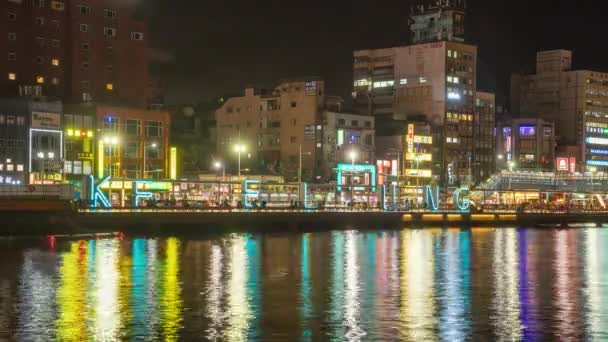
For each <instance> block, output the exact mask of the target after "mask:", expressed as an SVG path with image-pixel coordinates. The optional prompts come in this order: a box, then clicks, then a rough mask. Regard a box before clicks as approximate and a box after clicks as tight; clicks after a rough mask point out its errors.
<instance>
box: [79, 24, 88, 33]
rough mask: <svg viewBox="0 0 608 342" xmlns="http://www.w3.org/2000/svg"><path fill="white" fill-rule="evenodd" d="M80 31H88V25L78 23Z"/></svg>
mask: <svg viewBox="0 0 608 342" xmlns="http://www.w3.org/2000/svg"><path fill="white" fill-rule="evenodd" d="M80 32H89V25H87V24H80Z"/></svg>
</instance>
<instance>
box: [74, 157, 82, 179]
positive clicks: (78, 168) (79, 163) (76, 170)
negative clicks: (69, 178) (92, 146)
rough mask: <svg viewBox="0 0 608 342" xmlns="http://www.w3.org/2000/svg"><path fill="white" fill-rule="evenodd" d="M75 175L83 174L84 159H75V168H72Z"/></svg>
mask: <svg viewBox="0 0 608 342" xmlns="http://www.w3.org/2000/svg"><path fill="white" fill-rule="evenodd" d="M72 171H73V173H74V174H75V175H81V174H82V161H81V160H74V169H73V170H72Z"/></svg>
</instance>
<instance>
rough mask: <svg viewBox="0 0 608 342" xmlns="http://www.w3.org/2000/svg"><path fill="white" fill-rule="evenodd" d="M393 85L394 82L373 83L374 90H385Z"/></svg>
mask: <svg viewBox="0 0 608 342" xmlns="http://www.w3.org/2000/svg"><path fill="white" fill-rule="evenodd" d="M393 85H395V81H379V82H374V88H387V87H392V86H393Z"/></svg>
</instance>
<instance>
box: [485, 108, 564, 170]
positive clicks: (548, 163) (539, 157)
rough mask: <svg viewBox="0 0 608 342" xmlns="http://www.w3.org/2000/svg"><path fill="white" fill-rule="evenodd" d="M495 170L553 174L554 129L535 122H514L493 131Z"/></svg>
mask: <svg viewBox="0 0 608 342" xmlns="http://www.w3.org/2000/svg"><path fill="white" fill-rule="evenodd" d="M496 146H497V151H496V152H497V168H498V169H500V170H507V169H510V170H513V169H519V170H533V171H553V170H555V129H554V125H553V123H552V122H548V121H544V120H543V119H539V118H518V119H512V120H511V121H510V122H501V123H499V124H498V126H497V127H496Z"/></svg>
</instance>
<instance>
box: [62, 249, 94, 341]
mask: <svg viewBox="0 0 608 342" xmlns="http://www.w3.org/2000/svg"><path fill="white" fill-rule="evenodd" d="M81 253H82V254H81ZM88 254H89V251H88V249H87V244H86V243H85V241H80V242H73V243H72V244H71V245H70V251H69V252H66V253H64V254H63V256H62V257H61V266H60V268H59V275H60V283H59V287H58V289H57V306H58V309H59V312H60V313H61V314H60V315H59V318H58V320H57V338H58V340H61V341H68V340H71V341H74V340H76V341H85V340H87V320H86V317H87V309H86V307H87V295H86V292H87V291H86V290H87V288H86V284H87V276H88V275H87V268H86V267H85V265H86V263H84V262H82V260H86V259H87V258H88Z"/></svg>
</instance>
